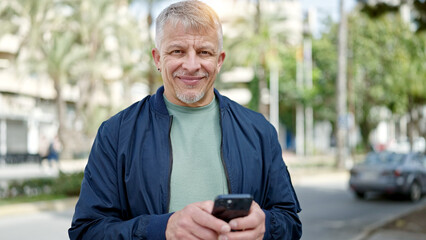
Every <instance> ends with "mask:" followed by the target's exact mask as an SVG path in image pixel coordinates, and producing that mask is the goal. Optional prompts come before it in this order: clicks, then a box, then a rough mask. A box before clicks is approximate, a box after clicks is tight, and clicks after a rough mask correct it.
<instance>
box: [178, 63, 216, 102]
mask: <svg viewBox="0 0 426 240" xmlns="http://www.w3.org/2000/svg"><path fill="white" fill-rule="evenodd" d="M179 75H185V73H183V72H180V71H177V72H174V73H173V78H175V77H177V76H179ZM195 76H202V77H204V78H206V79H208V78H209V74H208V73H199V74H195ZM192 88H195V86H185V89H192ZM205 94H206V92H205V90H203V89H200V91H199V92H196V93H185V92H184V91H180V90H178V89H176V97H177V98H178V99H179V100H180V101H182V102H184V103H186V104H192V103H196V102H198V101H200V100H201V99H202V98H203V97H204V95H205Z"/></svg>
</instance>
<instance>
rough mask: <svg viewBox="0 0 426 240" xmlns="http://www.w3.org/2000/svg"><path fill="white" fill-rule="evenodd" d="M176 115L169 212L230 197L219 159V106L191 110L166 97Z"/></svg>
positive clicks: (168, 106) (172, 112)
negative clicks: (226, 195) (226, 196)
mask: <svg viewBox="0 0 426 240" xmlns="http://www.w3.org/2000/svg"><path fill="white" fill-rule="evenodd" d="M164 100H165V102H166V106H167V109H168V111H169V114H170V115H173V122H172V129H171V133H170V134H171V141H172V151H173V168H172V175H171V183H170V209H169V211H170V212H175V211H178V210H180V209H182V208H184V207H185V206H186V205H188V204H190V203H193V202H199V201H205V200H213V199H214V198H215V197H216V196H217V195H219V194H226V193H228V186H227V182H226V177H225V171H224V166H223V164H222V160H221V156H220V142H221V130H220V123H219V105H218V103H217V101H216V100H215V99H213V101H212V102H211V103H210V104H208V105H207V106H203V107H197V108H191V107H184V106H179V105H175V104H173V103H171V102H169V101H168V100H167V99H166V97H164Z"/></svg>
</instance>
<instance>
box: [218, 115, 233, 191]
mask: <svg viewBox="0 0 426 240" xmlns="http://www.w3.org/2000/svg"><path fill="white" fill-rule="evenodd" d="M219 125H220V132H221V136H220V158H221V160H222V165H223V169H224V171H225V177H226V184H227V185H228V193H229V194H231V193H232V189H231V181H230V180H229V173H228V168H227V167H226V162H225V158H224V157H223V127H222V110H221V109H219Z"/></svg>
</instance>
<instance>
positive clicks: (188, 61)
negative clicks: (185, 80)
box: [182, 51, 201, 73]
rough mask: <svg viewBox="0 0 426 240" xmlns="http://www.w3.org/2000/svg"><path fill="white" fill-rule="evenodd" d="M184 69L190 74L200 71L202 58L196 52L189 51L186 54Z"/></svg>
mask: <svg viewBox="0 0 426 240" xmlns="http://www.w3.org/2000/svg"><path fill="white" fill-rule="evenodd" d="M182 67H183V69H184V70H186V71H188V72H189V73H194V72H197V71H198V70H200V68H201V64H200V58H199V56H198V55H197V53H196V52H195V51H189V52H188V53H187V54H186V56H185V59H184V62H183V64H182Z"/></svg>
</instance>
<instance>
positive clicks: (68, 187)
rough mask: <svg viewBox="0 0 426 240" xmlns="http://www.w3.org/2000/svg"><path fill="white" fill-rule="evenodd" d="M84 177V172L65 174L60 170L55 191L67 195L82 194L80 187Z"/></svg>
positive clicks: (54, 187)
mask: <svg viewBox="0 0 426 240" xmlns="http://www.w3.org/2000/svg"><path fill="white" fill-rule="evenodd" d="M83 177H84V173H83V172H78V173H71V174H65V173H63V172H60V173H59V177H58V178H57V179H56V180H55V185H54V186H53V193H55V194H63V195H66V196H78V195H80V187H81V181H82V180H83Z"/></svg>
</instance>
